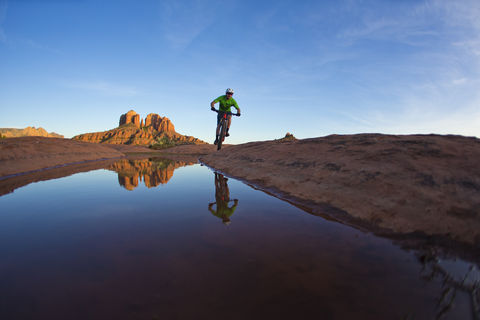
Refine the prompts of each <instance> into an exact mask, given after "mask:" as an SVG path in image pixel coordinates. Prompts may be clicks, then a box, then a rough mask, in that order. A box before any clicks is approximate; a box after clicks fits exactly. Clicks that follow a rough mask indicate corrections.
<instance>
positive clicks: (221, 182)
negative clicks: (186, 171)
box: [208, 172, 238, 226]
mask: <svg viewBox="0 0 480 320" xmlns="http://www.w3.org/2000/svg"><path fill="white" fill-rule="evenodd" d="M227 181H228V179H227V178H225V177H224V176H223V175H222V174H219V173H216V172H215V200H216V202H214V203H209V204H208V210H209V211H210V212H211V213H212V214H213V215H214V216H215V217H218V218H220V219H222V222H223V224H224V225H226V226H227V225H229V224H230V216H231V215H232V214H233V213H234V212H235V209H236V208H237V205H238V199H234V200H233V203H234V204H233V206H232V207H231V208H229V207H228V203H229V202H231V201H232V200H230V191H229V190H228V185H227ZM214 204H216V205H217V211H215V210H213V205H214Z"/></svg>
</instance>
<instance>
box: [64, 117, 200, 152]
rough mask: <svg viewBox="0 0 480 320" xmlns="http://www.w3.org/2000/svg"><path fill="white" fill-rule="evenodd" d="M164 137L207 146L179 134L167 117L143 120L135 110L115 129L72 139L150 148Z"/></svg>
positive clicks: (121, 118)
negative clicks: (149, 146)
mask: <svg viewBox="0 0 480 320" xmlns="http://www.w3.org/2000/svg"><path fill="white" fill-rule="evenodd" d="M164 137H167V138H168V139H169V140H172V141H175V142H177V143H180V144H181V143H192V144H206V142H204V141H202V140H200V139H197V138H195V137H192V136H186V135H182V134H180V133H177V132H176V131H175V127H174V125H173V124H172V122H171V121H170V119H168V118H167V117H161V116H159V115H158V114H155V113H150V114H148V115H147V117H146V118H145V119H141V118H140V115H139V114H138V113H136V112H135V111H133V110H130V111H129V112H127V113H125V114H122V115H121V116H120V120H119V126H118V127H117V128H115V129H112V130H108V131H103V132H93V133H85V134H80V135H77V136H75V137H73V138H72V139H74V140H78V141H85V142H93V143H106V144H129V145H144V146H148V145H152V144H154V143H156V142H157V141H158V140H159V139H162V138H164Z"/></svg>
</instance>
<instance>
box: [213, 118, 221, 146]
mask: <svg viewBox="0 0 480 320" xmlns="http://www.w3.org/2000/svg"><path fill="white" fill-rule="evenodd" d="M221 120H222V117H221V116H220V113H219V114H218V115H217V129H216V130H215V142H214V143H213V144H215V145H216V144H217V142H218V135H219V134H220V128H221V125H220V123H221V122H220V121H221Z"/></svg>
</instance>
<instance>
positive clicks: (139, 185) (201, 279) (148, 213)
mask: <svg viewBox="0 0 480 320" xmlns="http://www.w3.org/2000/svg"><path fill="white" fill-rule="evenodd" d="M6 180H8V179H6ZM6 180H3V181H0V184H1V183H5V182H6ZM439 263H440V262H439ZM441 263H443V265H442V266H443V269H442V270H447V272H448V273H449V274H450V275H452V277H454V278H455V277H456V278H458V279H463V277H464V276H465V275H467V274H468V279H467V282H468V281H474V280H476V279H480V276H479V274H478V271H476V270H470V266H471V265H472V264H471V263H468V262H466V261H462V260H456V261H454V260H451V261H448V260H447V261H443V262H441ZM435 272H436V269H432V267H431V266H429V265H428V264H426V263H425V261H424V260H420V259H418V257H417V255H416V254H415V252H412V251H406V250H403V249H401V248H400V247H398V246H396V245H394V244H392V241H391V240H388V239H384V238H379V237H376V236H374V235H372V234H370V233H364V232H362V231H359V230H358V229H356V228H355V227H351V226H346V225H343V224H341V223H338V222H335V221H329V220H327V219H325V218H322V217H319V216H315V215H312V214H309V213H307V212H306V211H304V210H302V209H300V208H299V207H296V206H294V205H292V204H291V203H289V202H286V201H283V200H281V199H278V198H276V197H273V196H271V195H269V194H266V193H264V192H262V191H259V190H256V189H254V188H252V187H250V186H248V185H246V184H244V183H242V182H239V181H236V180H234V179H232V178H230V179H227V178H226V177H224V176H222V175H221V174H218V173H214V172H213V171H212V170H210V169H208V168H206V167H204V166H201V165H199V164H188V163H178V162H173V161H171V160H165V159H159V158H155V159H152V158H151V159H143V160H128V159H127V160H125V159H123V160H121V161H119V162H117V163H116V164H113V165H112V164H111V165H108V166H106V168H105V169H101V170H96V171H90V172H84V173H78V174H73V175H70V176H67V177H63V178H59V179H55V180H49V181H42V182H37V183H32V184H29V185H27V186H24V187H22V188H19V189H16V190H15V191H14V192H13V193H9V194H6V195H3V196H2V197H0V319H437V318H439V319H473V312H472V310H473V309H472V297H471V295H470V294H469V293H468V292H467V291H465V290H460V289H458V288H456V287H455V285H452V284H451V282H447V281H445V275H444V274H442V273H438V272H437V274H435ZM469 272H470V273H469Z"/></svg>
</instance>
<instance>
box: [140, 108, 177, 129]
mask: <svg viewBox="0 0 480 320" xmlns="http://www.w3.org/2000/svg"><path fill="white" fill-rule="evenodd" d="M145 126H146V127H148V126H152V128H153V129H154V130H156V131H158V132H175V127H174V126H173V124H172V122H171V121H170V119H168V118H167V117H164V118H162V117H160V116H159V115H158V114H155V113H150V114H149V115H147V117H146V118H145Z"/></svg>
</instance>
